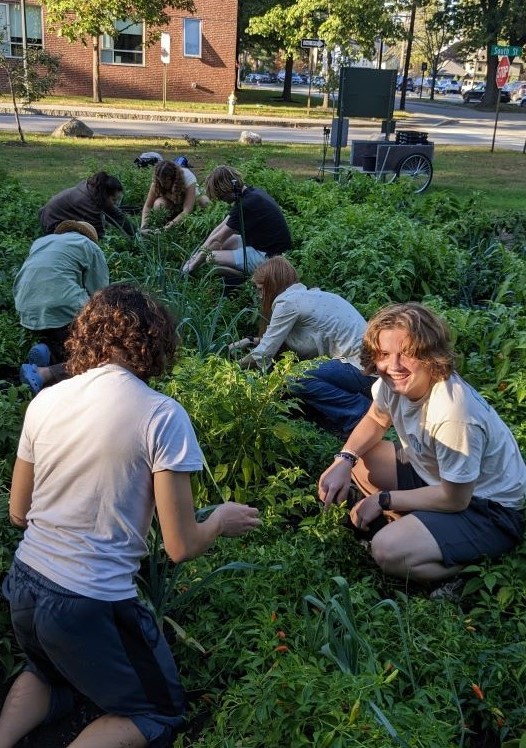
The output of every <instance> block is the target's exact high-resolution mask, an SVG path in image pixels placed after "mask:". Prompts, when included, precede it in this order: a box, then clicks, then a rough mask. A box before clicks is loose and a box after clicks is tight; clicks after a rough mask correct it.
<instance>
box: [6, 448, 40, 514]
mask: <svg viewBox="0 0 526 748" xmlns="http://www.w3.org/2000/svg"><path fill="white" fill-rule="evenodd" d="M33 480H34V467H33V463H32V462H26V461H25V460H21V459H20V457H17V458H16V462H15V467H14V469H13V480H12V483H11V496H10V498H9V520H10V521H11V524H13V525H15V527H21V528H22V529H25V528H26V527H27V520H26V516H27V513H28V512H29V509H30V508H31V499H32V496H33Z"/></svg>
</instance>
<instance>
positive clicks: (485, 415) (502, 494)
mask: <svg viewBox="0 0 526 748" xmlns="http://www.w3.org/2000/svg"><path fill="white" fill-rule="evenodd" d="M372 394H373V400H374V402H375V403H376V405H377V406H378V408H379V410H381V411H383V412H385V413H388V414H389V415H390V417H391V420H392V422H393V425H394V427H395V429H396V431H397V433H398V437H399V439H400V441H401V443H402V445H403V448H404V452H405V453H406V454H407V456H408V458H409V462H410V463H411V465H412V466H413V468H414V469H415V470H416V472H417V473H418V475H419V476H420V477H421V478H422V480H424V481H425V482H426V483H427V484H429V485H431V486H433V485H438V484H439V483H440V480H441V479H444V480H447V481H450V482H451V483H470V482H471V481H475V488H474V489H473V495H474V496H477V497H478V498H481V499H492V500H493V501H496V502H498V503H499V504H502V505H503V506H506V507H509V508H510V509H521V507H522V506H523V504H524V496H525V494H526V466H525V465H524V461H523V459H522V457H521V454H520V451H519V447H518V445H517V442H516V441H515V439H514V437H513V434H512V433H511V431H510V430H509V428H508V427H507V426H506V425H505V424H504V423H503V421H502V420H501V419H500V417H499V416H498V415H497V413H496V411H495V410H494V409H493V408H492V407H491V406H490V405H489V404H488V403H487V402H486V401H485V400H484V398H483V397H481V395H479V394H478V392H476V391H475V390H474V389H473V388H472V387H471V386H470V385H469V384H468V383H467V382H465V381H464V380H463V379H462V378H461V377H460V376H459V375H458V374H457V373H453V374H452V375H451V376H450V377H449V379H446V380H445V381H441V382H437V383H436V384H434V385H433V387H432V389H431V391H430V392H429V393H428V394H427V395H425V396H424V397H423V398H421V399H420V400H418V401H414V402H413V401H411V400H409V399H408V398H407V397H404V396H402V395H397V394H395V393H393V392H392V390H390V389H389V387H388V386H387V385H386V384H385V383H384V382H383V381H382V379H379V380H378V381H377V382H375V383H374V385H373V388H372Z"/></svg>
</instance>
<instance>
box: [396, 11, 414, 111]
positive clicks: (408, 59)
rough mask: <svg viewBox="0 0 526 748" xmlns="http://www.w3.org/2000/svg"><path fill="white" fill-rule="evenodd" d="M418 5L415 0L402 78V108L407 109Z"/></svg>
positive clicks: (410, 19) (402, 109)
mask: <svg viewBox="0 0 526 748" xmlns="http://www.w3.org/2000/svg"><path fill="white" fill-rule="evenodd" d="M416 6H417V0H413V2H412V4H411V16H410V18H409V30H408V32H407V49H406V53H405V62H404V78H403V80H402V90H401V92H400V109H401V111H404V109H405V96H406V90H407V76H408V74H409V65H410V64H411V50H412V48H413V36H414V33H415V17H416Z"/></svg>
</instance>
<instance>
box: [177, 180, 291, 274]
mask: <svg viewBox="0 0 526 748" xmlns="http://www.w3.org/2000/svg"><path fill="white" fill-rule="evenodd" d="M206 195H207V197H209V198H210V200H221V201H223V202H225V203H227V204H228V205H231V206H232V207H231V209H230V212H229V213H228V215H227V217H226V218H225V219H224V220H223V221H221V223H220V224H219V225H217V226H216V227H215V229H213V231H212V232H211V233H210V234H209V235H208V237H207V238H206V240H205V241H204V243H203V246H202V248H201V249H200V250H199V251H198V252H196V253H195V254H193V255H192V257H190V259H189V260H188V261H187V262H186V263H185V265H184V266H183V272H184V273H191V272H193V271H194V270H196V269H197V268H198V267H200V265H202V264H203V262H205V260H206V258H207V255H208V256H210V258H211V259H212V260H213V261H214V262H215V263H217V265H218V266H219V267H220V268H223V269H224V270H225V271H226V273H225V274H228V271H231V272H232V273H239V274H241V273H243V272H244V270H245V257H246V266H247V267H246V269H247V271H248V272H252V271H254V270H255V269H256V268H257V267H258V266H259V265H261V264H262V263H263V262H265V260H267V259H268V258H269V257H273V256H274V255H280V254H282V253H283V252H287V251H288V250H289V249H290V248H291V246H292V242H291V238H290V232H289V228H288V226H287V221H286V220H285V216H284V215H283V212H282V210H281V208H280V207H279V205H278V204H277V202H276V201H275V200H274V199H273V198H272V197H271V196H270V195H269V194H268V193H267V192H265V190H262V189H260V188H259V187H250V186H249V185H246V184H245V182H244V180H243V177H242V176H241V174H240V173H239V172H238V171H237V170H236V169H233V168H232V167H231V166H217V167H216V168H215V169H214V170H213V171H212V172H211V173H210V174H209V175H208V177H207V180H206ZM243 232H244V235H245V251H244V250H243V240H242V233H243Z"/></svg>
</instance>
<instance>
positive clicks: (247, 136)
mask: <svg viewBox="0 0 526 748" xmlns="http://www.w3.org/2000/svg"><path fill="white" fill-rule="evenodd" d="M239 142H240V143H246V144H247V145H261V143H262V140H261V135H258V134H257V132H250V130H243V132H242V133H241V135H240V136H239Z"/></svg>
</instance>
